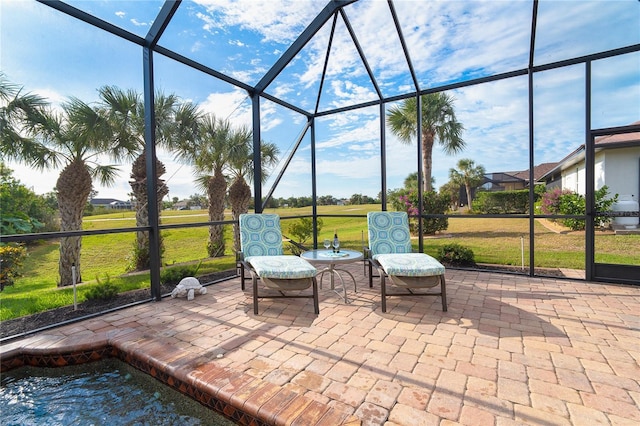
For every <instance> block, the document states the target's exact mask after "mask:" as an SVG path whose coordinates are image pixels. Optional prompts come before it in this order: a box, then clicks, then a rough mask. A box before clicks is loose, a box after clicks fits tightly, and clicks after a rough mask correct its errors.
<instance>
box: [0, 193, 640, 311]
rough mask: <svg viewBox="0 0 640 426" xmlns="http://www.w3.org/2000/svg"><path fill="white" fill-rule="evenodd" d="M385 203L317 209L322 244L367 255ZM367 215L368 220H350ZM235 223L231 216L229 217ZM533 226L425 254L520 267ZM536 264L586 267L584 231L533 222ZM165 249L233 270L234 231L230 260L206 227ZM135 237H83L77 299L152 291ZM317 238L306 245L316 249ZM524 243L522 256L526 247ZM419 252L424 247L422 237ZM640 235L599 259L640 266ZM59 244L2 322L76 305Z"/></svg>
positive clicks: (9, 290)
mask: <svg viewBox="0 0 640 426" xmlns="http://www.w3.org/2000/svg"><path fill="white" fill-rule="evenodd" d="M379 208H380V206H379V205H363V206H319V207H318V214H319V215H338V217H323V218H322V221H323V227H322V229H321V231H320V234H319V235H318V241H319V244H321V241H322V240H323V239H324V238H331V237H333V234H334V233H335V232H337V233H338V236H339V237H340V241H341V245H342V247H345V248H351V249H354V250H362V248H363V245H366V241H367V226H366V217H364V216H365V215H366V213H367V212H368V211H370V210H378V209H379ZM266 212H275V213H278V214H279V215H280V216H281V218H282V219H281V225H282V230H283V233H284V234H285V235H287V234H288V226H289V224H290V223H292V222H291V221H292V220H295V219H290V217H293V216H297V215H310V214H311V208H310V207H308V208H301V209H289V208H286V209H277V210H267V211H266ZM348 215H362V216H363V217H356V218H354V217H349V216H348ZM229 218H230V217H229ZM206 220H207V214H206V211H166V212H163V213H162V216H161V221H162V223H163V224H186V223H197V222H204V221H206ZM528 225H529V221H528V219H509V218H501V219H491V218H486V219H485V218H464V217H461V218H450V219H449V228H448V229H447V230H446V231H443V232H442V233H441V234H439V235H436V236H430V237H426V238H425V242H424V248H425V252H426V253H429V254H431V255H435V254H436V253H437V250H438V247H440V246H442V245H444V244H449V243H452V242H455V243H459V244H462V245H464V246H466V247H469V248H471V249H472V250H473V251H474V254H475V260H476V262H477V263H491V264H503V265H517V266H520V265H521V262H522V258H523V254H524V264H525V266H528V265H529V230H528ZM83 226H84V229H114V228H126V227H133V226H135V218H134V214H133V212H118V213H113V214H109V215H101V216H90V217H87V218H85V221H84V225H83ZM534 230H535V262H536V264H535V266H536V267H545V268H558V267H562V268H574V269H584V266H585V254H584V253H585V247H584V244H585V238H584V233H583V232H563V233H556V232H553V231H552V230H550V229H548V228H546V227H545V226H543V225H542V224H541V223H539V222H537V221H536V222H535V227H534ZM162 235H163V239H164V245H165V252H164V257H163V264H164V265H168V266H170V265H174V264H183V263H187V262H192V263H197V262H199V261H202V266H201V269H200V272H201V273H207V272H213V271H220V270H228V269H232V268H233V267H234V263H235V254H234V253H233V249H232V246H233V243H232V227H231V226H226V227H225V235H226V238H227V248H226V252H225V256H224V257H222V258H217V259H210V258H207V253H206V244H207V238H208V237H207V235H208V228H207V227H206V226H203V227H196V228H182V229H169V230H164V231H162ZM134 241H135V235H134V233H132V232H128V233H122V234H107V235H96V236H87V237H83V239H82V259H81V265H80V266H81V271H82V279H83V283H82V284H81V285H79V286H78V300H79V301H83V300H84V293H85V292H86V291H87V289H89V288H91V287H92V286H95V285H96V284H97V283H96V277H100V279H101V280H103V281H104V279H106V277H107V275H108V276H109V279H110V281H111V282H112V283H114V284H116V285H117V286H118V288H119V290H120V291H127V290H132V289H137V288H149V287H150V284H149V274H148V273H138V274H128V273H127V266H128V265H129V257H130V255H131V252H132V249H133V245H134ZM312 244H313V242H312V241H307V242H305V245H307V246H312ZM523 246H524V253H523V252H522V250H521V249H522V247H523ZM415 247H416V248H417V247H418V241H417V239H416V242H415ZM639 252H640V235H627V236H620V235H617V236H616V235H613V234H612V233H600V232H598V233H597V235H596V261H598V262H603V263H618V264H635V265H638V264H639V263H640V261H639V260H638V256H637V253H639ZM58 255H59V253H58V244H57V242H56V241H47V242H43V243H40V244H39V245H35V246H32V247H30V248H29V257H28V258H27V260H26V262H25V265H24V269H23V273H24V276H23V277H21V278H19V279H18V280H17V282H16V283H15V285H14V286H10V287H6V288H5V290H4V291H3V292H0V320H7V319H11V318H16V317H20V316H24V315H28V314H31V313H35V312H40V311H42V310H46V309H52V308H56V307H60V306H67V305H71V304H73V290H72V288H62V289H60V288H58V287H57V279H58Z"/></svg>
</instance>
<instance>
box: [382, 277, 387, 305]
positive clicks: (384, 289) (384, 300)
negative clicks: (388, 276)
mask: <svg viewBox="0 0 640 426" xmlns="http://www.w3.org/2000/svg"><path fill="white" fill-rule="evenodd" d="M380 295H381V296H382V312H387V284H386V282H385V279H384V274H382V273H381V274H380Z"/></svg>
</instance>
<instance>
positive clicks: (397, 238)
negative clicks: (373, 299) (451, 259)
mask: <svg viewBox="0 0 640 426" xmlns="http://www.w3.org/2000/svg"><path fill="white" fill-rule="evenodd" d="M367 226H368V230H369V248H368V250H367V262H368V264H369V287H372V286H373V274H372V272H373V271H372V268H373V267H375V268H376V269H377V270H378V273H379V276H380V291H381V296H382V312H386V311H387V297H389V296H442V310H443V311H445V312H446V310H447V292H446V283H445V277H444V273H445V268H444V266H442V264H441V263H440V262H438V261H437V260H436V259H434V258H433V257H431V256H429V255H428V254H425V253H412V248H411V234H410V232H409V219H408V216H407V214H406V213H405V212H369V213H368V214H367ZM387 279H388V280H387ZM387 281H389V282H390V283H391V284H392V285H394V286H395V287H398V288H402V289H404V290H406V291H405V292H400V293H387ZM438 284H440V292H439V293H434V292H424V291H420V292H415V291H414V290H415V289H424V288H431V287H435V286H437V285H438Z"/></svg>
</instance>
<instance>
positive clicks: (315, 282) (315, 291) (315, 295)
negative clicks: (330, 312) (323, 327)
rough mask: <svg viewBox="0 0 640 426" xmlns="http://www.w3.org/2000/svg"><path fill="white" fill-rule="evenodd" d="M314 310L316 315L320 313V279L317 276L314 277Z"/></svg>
mask: <svg viewBox="0 0 640 426" xmlns="http://www.w3.org/2000/svg"><path fill="white" fill-rule="evenodd" d="M312 286H313V312H315V314H316V315H319V314H320V303H319V301H318V280H317V279H316V277H313V284H312Z"/></svg>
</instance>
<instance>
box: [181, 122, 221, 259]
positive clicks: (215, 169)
mask: <svg viewBox="0 0 640 426" xmlns="http://www.w3.org/2000/svg"><path fill="white" fill-rule="evenodd" d="M200 120H201V123H200V129H199V130H200V131H199V134H198V137H197V138H195V139H194V140H193V141H191V142H190V143H187V144H185V145H182V146H180V147H179V148H178V149H177V152H178V157H179V158H181V159H182V160H183V161H186V162H188V163H190V164H193V165H194V166H195V171H196V183H197V185H198V186H199V187H200V188H202V189H204V190H205V192H206V194H207V198H208V200H209V202H208V213H209V221H210V222H218V221H223V220H224V208H225V197H226V194H227V178H226V176H225V173H227V170H228V164H229V160H230V159H229V156H230V153H231V148H232V144H233V141H232V134H233V132H232V127H231V123H230V122H229V121H228V120H220V119H217V118H216V117H215V116H214V115H213V114H208V115H203V116H202V117H201V119H200ZM224 251H225V243H224V227H223V226H222V225H211V226H209V241H208V242H207V253H208V255H209V256H210V257H219V256H224Z"/></svg>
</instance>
